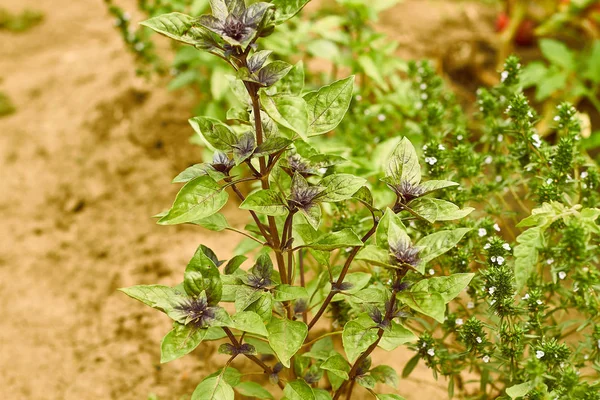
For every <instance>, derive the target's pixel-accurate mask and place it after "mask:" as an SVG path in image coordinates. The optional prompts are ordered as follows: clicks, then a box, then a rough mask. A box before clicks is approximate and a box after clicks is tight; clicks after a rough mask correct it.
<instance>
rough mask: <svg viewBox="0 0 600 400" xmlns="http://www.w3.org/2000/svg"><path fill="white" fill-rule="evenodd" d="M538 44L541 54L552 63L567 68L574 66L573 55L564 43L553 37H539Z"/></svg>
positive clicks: (571, 68) (570, 68)
mask: <svg viewBox="0 0 600 400" xmlns="http://www.w3.org/2000/svg"><path fill="white" fill-rule="evenodd" d="M539 44H540V50H541V51H542V54H543V55H544V57H546V58H547V59H548V61H550V62H551V63H552V64H556V65H560V66H561V67H563V68H565V69H568V70H573V69H574V68H575V56H574V54H573V52H572V51H571V50H569V48H568V47H567V45H566V44H564V43H562V42H559V41H558V40H553V39H541V40H540V42H539Z"/></svg>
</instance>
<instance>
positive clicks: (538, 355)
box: [535, 350, 546, 359]
mask: <svg viewBox="0 0 600 400" xmlns="http://www.w3.org/2000/svg"><path fill="white" fill-rule="evenodd" d="M545 355H546V353H544V352H543V351H541V350H538V351H536V352H535V357H536V358H537V359H540V358H542V357H544V356H545Z"/></svg>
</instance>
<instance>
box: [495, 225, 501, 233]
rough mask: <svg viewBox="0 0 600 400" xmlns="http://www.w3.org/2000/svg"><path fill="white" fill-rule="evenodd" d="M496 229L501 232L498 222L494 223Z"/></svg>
mask: <svg viewBox="0 0 600 400" xmlns="http://www.w3.org/2000/svg"><path fill="white" fill-rule="evenodd" d="M494 230H495V231H496V232H500V226H499V225H498V224H494Z"/></svg>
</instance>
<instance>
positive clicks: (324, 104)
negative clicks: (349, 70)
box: [304, 75, 354, 136]
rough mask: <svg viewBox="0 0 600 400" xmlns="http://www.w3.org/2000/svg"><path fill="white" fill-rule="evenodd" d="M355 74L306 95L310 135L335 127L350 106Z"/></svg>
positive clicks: (319, 133) (325, 131)
mask: <svg viewBox="0 0 600 400" xmlns="http://www.w3.org/2000/svg"><path fill="white" fill-rule="evenodd" d="M353 88H354V75H353V76H350V77H348V78H346V79H342V80H339V81H336V82H334V83H332V84H330V85H327V86H323V87H322V88H320V89H319V90H317V91H314V92H309V93H307V94H305V95H304V100H306V104H307V106H308V116H309V117H308V118H309V128H308V135H309V136H314V135H321V134H323V133H327V132H329V131H332V130H333V129H335V128H336V127H337V126H338V125H339V123H340V122H341V121H342V119H343V118H344V115H345V114H346V112H347V111H348V107H350V100H351V99H352V90H353Z"/></svg>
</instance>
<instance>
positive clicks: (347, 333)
mask: <svg viewBox="0 0 600 400" xmlns="http://www.w3.org/2000/svg"><path fill="white" fill-rule="evenodd" d="M374 327H375V323H374V322H373V321H372V320H371V318H370V317H369V316H368V315H367V316H366V318H364V317H363V318H357V319H355V320H353V321H348V322H347V323H346V325H344V331H343V332H342V344H343V345H344V351H345V352H346V356H348V360H349V361H350V362H354V361H356V359H357V358H358V356H360V355H361V354H362V353H363V352H364V351H365V350H367V348H369V346H370V345H371V344H373V343H374V342H375V341H376V340H377V329H373V328H374Z"/></svg>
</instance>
